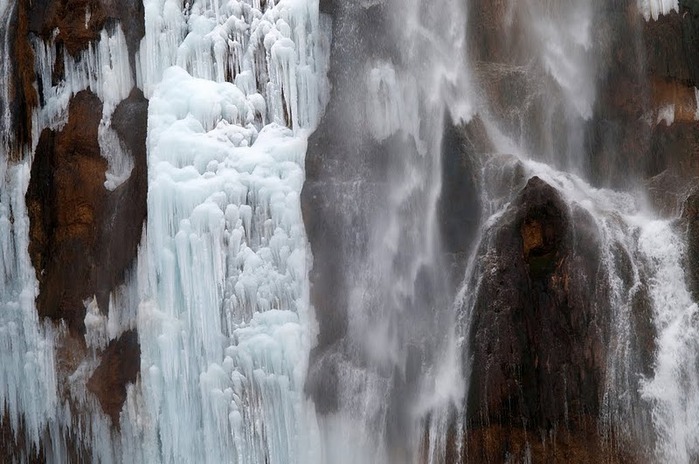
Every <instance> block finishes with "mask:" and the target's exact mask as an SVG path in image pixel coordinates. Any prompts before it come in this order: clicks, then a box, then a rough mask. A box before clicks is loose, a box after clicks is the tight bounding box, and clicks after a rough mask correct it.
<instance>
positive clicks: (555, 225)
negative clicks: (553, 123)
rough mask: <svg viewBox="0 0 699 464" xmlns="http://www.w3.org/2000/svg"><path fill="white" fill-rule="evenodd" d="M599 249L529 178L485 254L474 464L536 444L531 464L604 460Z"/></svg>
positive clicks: (476, 349)
mask: <svg viewBox="0 0 699 464" xmlns="http://www.w3.org/2000/svg"><path fill="white" fill-rule="evenodd" d="M596 242H597V239H596V227H595V225H594V221H593V219H592V218H591V217H590V216H589V215H588V214H587V213H586V212H584V211H583V210H582V209H578V208H576V207H573V209H572V210H570V209H569V208H568V207H567V205H566V204H565V203H564V202H563V201H562V200H561V198H560V196H559V194H558V193H557V192H556V190H555V189H554V188H552V187H551V186H549V185H548V184H546V183H545V182H543V181H542V180H540V179H539V178H537V177H534V178H532V179H530V180H529V181H528V183H527V185H526V187H525V188H524V189H523V190H522V191H521V192H520V194H519V196H518V197H517V199H516V200H515V201H514V203H513V204H512V206H511V207H510V208H509V210H508V211H507V212H506V214H505V217H504V218H503V219H502V221H501V222H500V223H499V224H498V225H497V226H496V227H495V229H494V230H493V231H492V235H491V236H490V239H489V241H488V242H487V244H485V245H484V247H485V248H484V249H482V250H481V254H482V256H483V258H482V259H483V264H482V266H483V269H482V274H481V275H482V276H484V277H483V281H482V283H481V285H480V287H479V290H478V296H477V299H476V304H475V308H474V314H473V322H472V325H471V335H470V341H471V347H470V348H471V349H470V352H471V353H472V356H473V358H472V363H471V365H472V371H471V375H470V378H471V379H472V381H471V385H470V388H469V397H468V409H467V410H468V412H469V413H468V414H469V415H468V422H469V426H468V430H469V438H468V440H469V446H470V447H471V449H469V451H468V452H469V457H471V458H474V457H475V458H476V462H499V461H500V460H502V459H505V458H506V456H507V455H512V456H518V459H524V454H522V453H523V451H524V450H525V448H526V447H527V445H526V443H527V442H530V443H532V444H533V443H536V442H538V441H541V442H542V443H540V445H541V446H539V445H532V446H533V448H532V450H531V452H532V453H534V454H533V458H536V459H534V461H535V462H545V461H546V462H548V460H549V459H555V460H556V461H557V462H566V461H567V460H568V459H572V460H573V461H567V462H586V461H585V459H584V458H585V457H590V456H601V455H603V454H604V453H602V449H603V444H602V443H601V440H600V439H599V437H598V436H597V433H596V431H597V429H596V418H597V417H598V413H599V412H600V401H601V398H602V395H603V386H604V385H603V383H604V382H603V379H604V370H605V355H604V353H605V350H604V346H605V344H606V343H607V337H608V334H607V329H606V328H607V327H608V323H607V322H608V321H607V317H608V313H607V311H606V308H604V306H598V305H597V304H596V302H598V301H599V302H604V301H607V299H608V298H607V296H606V295H605V293H606V292H607V291H608V288H607V287H606V285H605V284H604V281H605V280H604V279H598V272H599V266H600V255H599V253H600V251H599V244H597V243H596ZM527 437H529V438H527ZM542 437H545V438H543V439H542ZM558 445H561V446H558ZM556 449H558V451H556ZM586 449H587V451H586ZM588 453H589V454H588ZM578 455H580V457H581V459H580V460H577V461H576V460H575V459H577V458H575V456H578Z"/></svg>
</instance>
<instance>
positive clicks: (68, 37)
mask: <svg viewBox="0 0 699 464" xmlns="http://www.w3.org/2000/svg"><path fill="white" fill-rule="evenodd" d="M29 15H30V16H29V18H30V23H29V24H30V30H31V31H32V32H33V33H35V34H37V35H39V36H41V37H42V38H44V40H48V39H49V38H50V37H51V36H52V34H53V32H54V31H55V30H58V36H57V37H56V42H57V43H60V44H62V45H63V46H64V47H65V49H66V51H67V52H68V53H70V54H71V55H73V56H75V55H77V54H78V53H79V52H80V51H81V50H84V49H86V48H87V47H88V46H89V44H90V42H92V41H94V40H96V39H97V38H98V37H99V35H100V32H101V31H102V29H104V28H105V27H114V26H115V25H116V23H117V22H118V23H119V24H121V27H122V28H123V30H124V35H125V36H126V43H127V46H128V48H129V52H130V53H131V55H132V56H133V54H134V53H135V52H136V51H137V50H138V45H139V42H140V40H141V39H142V38H143V36H144V34H145V23H144V10H143V2H140V1H138V0H126V1H115V0H36V1H34V2H33V3H32V5H31V8H30V10H29Z"/></svg>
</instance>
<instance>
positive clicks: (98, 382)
mask: <svg viewBox="0 0 699 464" xmlns="http://www.w3.org/2000/svg"><path fill="white" fill-rule="evenodd" d="M140 367H141V349H140V347H139V343H138V334H137V333H136V331H135V330H129V331H127V332H124V333H123V334H122V335H121V336H120V337H119V338H117V339H116V340H112V341H111V342H110V343H109V345H108V346H107V349H106V350H104V352H103V353H102V356H101V359H100V365H99V366H98V367H97V369H95V371H94V372H93V374H92V376H91V377H90V380H88V382H87V389H88V390H89V391H91V392H92V393H94V394H95V395H96V396H97V398H98V400H99V402H100V404H101V405H102V410H103V411H104V412H105V414H107V415H108V416H109V417H111V418H112V424H115V425H118V424H119V413H120V412H121V407H122V405H123V404H124V401H126V386H127V385H128V384H129V383H134V382H135V381H136V376H137V375H138V372H139V370H140Z"/></svg>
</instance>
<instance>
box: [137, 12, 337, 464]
mask: <svg viewBox="0 0 699 464" xmlns="http://www.w3.org/2000/svg"><path fill="white" fill-rule="evenodd" d="M145 6H146V36H145V38H144V39H143V42H142V44H141V50H140V53H139V60H140V63H141V67H140V71H139V82H140V83H141V84H142V85H143V88H144V89H145V91H146V94H147V95H148V96H150V107H149V119H148V130H149V133H148V152H149V155H148V164H149V198H148V210H149V213H148V227H147V235H148V241H147V243H148V261H149V262H150V264H151V271H152V273H153V274H152V277H151V279H150V281H151V282H152V283H153V284H152V288H150V289H149V291H148V292H147V293H150V298H149V300H148V301H146V302H144V303H143V304H142V305H141V307H140V310H139V336H140V342H141V350H142V364H141V373H142V387H143V394H144V401H143V404H144V405H143V412H144V414H145V416H147V417H148V418H149V421H150V422H149V423H148V424H147V427H145V428H144V433H146V434H149V435H151V436H154V437H155V436H157V437H158V441H159V445H158V446H157V448H156V449H154V450H153V451H152V452H151V453H150V454H155V455H156V456H157V460H161V461H163V462H179V461H183V462H211V463H220V462H236V463H237V462H240V463H258V462H269V463H294V462H303V463H305V462H314V461H317V459H318V456H317V449H318V443H317V434H318V432H317V425H316V423H315V413H314V411H313V406H312V405H311V404H310V403H308V402H307V400H306V399H305V398H304V395H303V382H304V379H305V375H306V366H307V359H308V355H309V351H310V348H311V345H312V339H311V335H312V334H311V331H310V327H311V325H312V324H311V320H310V319H311V317H310V314H309V305H308V295H307V293H308V281H307V272H308V269H307V267H308V264H309V255H308V250H307V246H306V237H305V233H304V229H303V222H302V219H301V209H300V201H299V196H300V191H301V188H302V186H303V180H304V171H303V167H304V158H305V152H306V135H307V133H308V131H309V130H310V129H312V128H313V126H314V125H315V124H316V122H317V119H318V116H319V114H320V111H321V110H322V102H323V100H324V98H325V93H326V92H327V90H326V86H325V84H324V83H325V77H324V75H325V66H326V65H325V63H326V59H327V35H326V34H327V32H328V29H327V28H324V27H321V22H320V17H319V15H318V4H317V1H310V2H305V1H285V0H282V1H279V2H277V3H276V4H274V3H272V2H266V3H265V7H264V8H261V6H260V4H259V2H257V1H253V2H238V1H228V2H219V1H214V2H194V3H193V4H192V5H191V7H185V8H184V10H182V9H180V8H179V4H178V3H176V2H169V1H166V2H162V1H147V2H146V3H145ZM172 65H175V66H174V67H172ZM226 81H229V82H226ZM287 126H288V127H287Z"/></svg>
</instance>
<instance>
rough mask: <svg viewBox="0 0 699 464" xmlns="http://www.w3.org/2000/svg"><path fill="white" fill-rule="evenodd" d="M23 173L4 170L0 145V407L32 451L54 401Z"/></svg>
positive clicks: (49, 332)
mask: <svg viewBox="0 0 699 464" xmlns="http://www.w3.org/2000/svg"><path fill="white" fill-rule="evenodd" d="M29 173H30V167H29V164H28V163H27V162H23V163H20V164H17V165H10V166H8V165H7V150H6V147H3V146H0V403H1V404H2V405H3V412H5V413H6V414H7V415H8V417H9V420H10V425H11V426H12V430H13V431H14V432H15V434H17V433H18V432H19V430H20V421H22V425H23V426H24V428H25V430H26V433H27V442H28V445H29V446H38V444H39V440H40V437H41V434H42V432H43V430H44V428H45V427H46V426H47V423H48V421H49V420H50V419H51V418H52V417H53V416H54V414H55V411H56V407H57V405H58V399H57V394H56V393H57V392H56V372H55V360H54V345H55V341H54V331H53V329H52V328H51V326H50V324H47V325H42V324H40V323H39V316H38V313H37V312H36V309H35V308H34V299H35V298H36V296H37V293H38V283H37V281H36V277H35V275H34V268H33V267H32V264H31V261H30V258H29V252H28V249H29V219H28V217H27V212H26V206H25V204H24V194H25V192H26V190H27V186H28V183H29Z"/></svg>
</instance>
